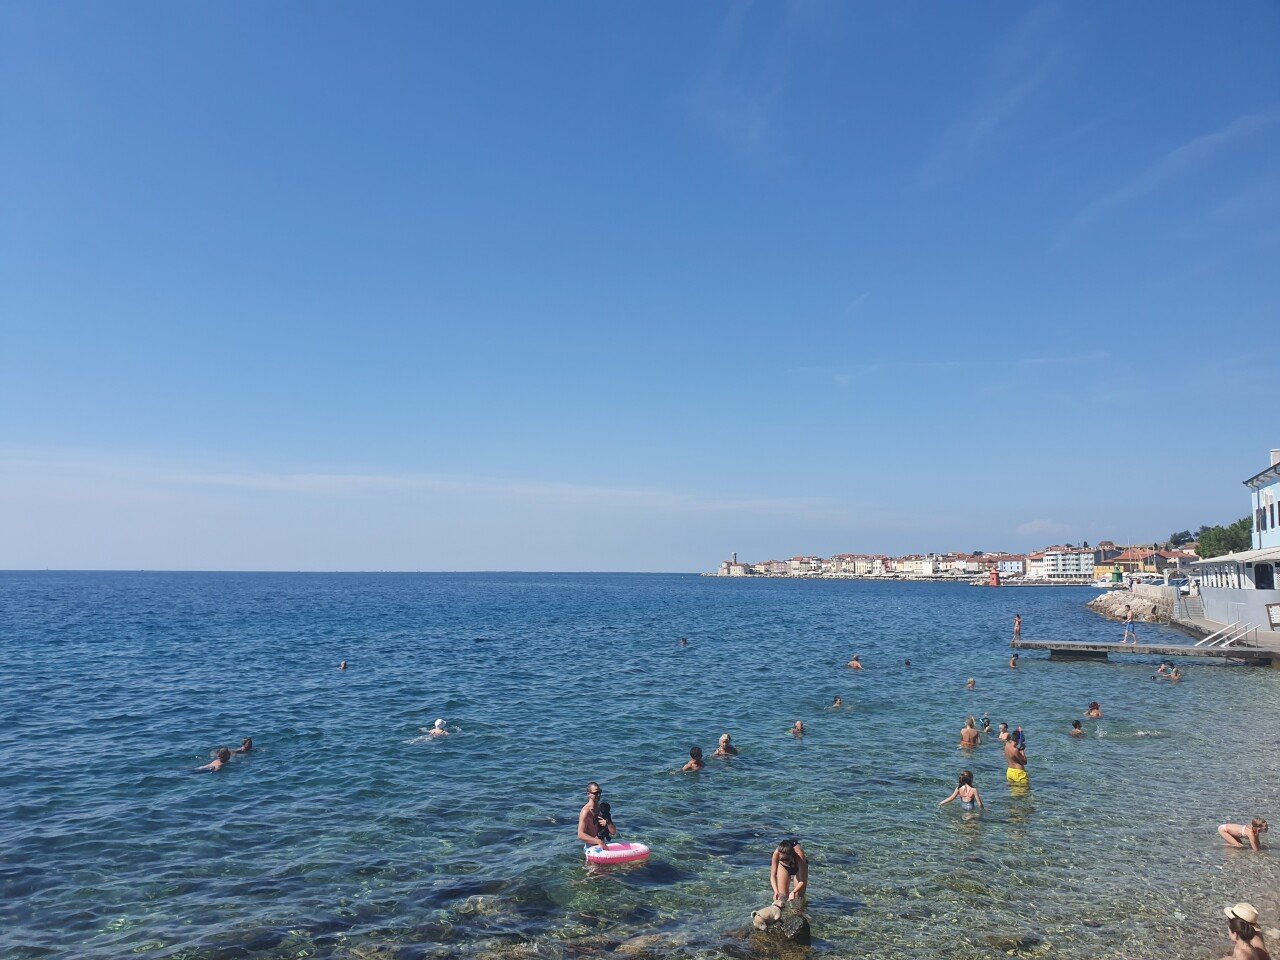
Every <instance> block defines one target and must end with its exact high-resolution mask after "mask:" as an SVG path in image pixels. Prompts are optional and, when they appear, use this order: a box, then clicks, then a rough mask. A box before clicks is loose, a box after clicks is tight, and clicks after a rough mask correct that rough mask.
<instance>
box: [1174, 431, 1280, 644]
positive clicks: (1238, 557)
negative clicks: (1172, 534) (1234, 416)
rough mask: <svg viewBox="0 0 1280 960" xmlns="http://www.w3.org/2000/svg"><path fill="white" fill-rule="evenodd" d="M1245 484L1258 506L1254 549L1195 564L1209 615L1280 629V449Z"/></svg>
mask: <svg viewBox="0 0 1280 960" xmlns="http://www.w3.org/2000/svg"><path fill="white" fill-rule="evenodd" d="M1244 485H1245V486H1246V487H1248V488H1249V490H1250V498H1251V500H1252V506H1253V528H1252V541H1253V549H1251V550H1242V551H1240V552H1238V553H1228V554H1225V555H1224V556H1221V557H1210V558H1209V559H1207V560H1199V561H1197V562H1196V563H1195V564H1194V566H1195V569H1196V572H1197V576H1198V578H1199V582H1200V596H1201V598H1202V600H1203V601H1204V615H1205V617H1206V618H1207V619H1209V620H1211V621H1213V622H1215V623H1218V624H1222V625H1224V626H1225V625H1228V624H1233V623H1239V624H1242V625H1250V626H1253V627H1256V628H1258V629H1259V630H1262V631H1280V590H1277V589H1276V587H1277V585H1278V584H1277V581H1280V576H1278V575H1277V574H1278V571H1277V569H1276V567H1277V566H1278V565H1280V516H1276V512H1277V511H1278V510H1280V506H1277V504H1276V500H1277V498H1278V497H1280V450H1272V451H1271V465H1270V466H1269V467H1267V468H1266V469H1265V470H1263V471H1261V472H1260V473H1257V474H1255V475H1254V476H1252V477H1250V478H1249V479H1248V480H1245V481H1244Z"/></svg>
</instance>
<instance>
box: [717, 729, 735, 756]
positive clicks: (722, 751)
mask: <svg viewBox="0 0 1280 960" xmlns="http://www.w3.org/2000/svg"><path fill="white" fill-rule="evenodd" d="M737 755H738V748H737V747H735V746H734V745H733V741H732V740H731V739H730V738H729V735H728V734H727V733H722V734H720V743H719V745H718V746H717V747H716V752H715V753H713V754H712V756H713V757H736V756H737Z"/></svg>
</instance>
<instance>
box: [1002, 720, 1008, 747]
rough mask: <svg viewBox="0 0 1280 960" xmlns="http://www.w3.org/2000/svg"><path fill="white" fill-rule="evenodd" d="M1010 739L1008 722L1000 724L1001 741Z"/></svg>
mask: <svg viewBox="0 0 1280 960" xmlns="http://www.w3.org/2000/svg"><path fill="white" fill-rule="evenodd" d="M1008 740H1009V725H1008V724H1007V723H1001V724H1000V741H1001V742H1002V743H1005V742H1007V741H1008Z"/></svg>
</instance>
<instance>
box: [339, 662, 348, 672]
mask: <svg viewBox="0 0 1280 960" xmlns="http://www.w3.org/2000/svg"><path fill="white" fill-rule="evenodd" d="M338 669H339V670H345V669H347V661H345V660H343V661H342V662H341V663H340V664H338Z"/></svg>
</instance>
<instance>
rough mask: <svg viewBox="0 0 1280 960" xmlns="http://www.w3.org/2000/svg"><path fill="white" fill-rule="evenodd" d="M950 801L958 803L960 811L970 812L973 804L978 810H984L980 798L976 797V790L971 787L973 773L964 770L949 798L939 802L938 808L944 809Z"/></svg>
mask: <svg viewBox="0 0 1280 960" xmlns="http://www.w3.org/2000/svg"><path fill="white" fill-rule="evenodd" d="M952 800H959V801H960V809H961V810H972V809H973V806H974V804H975V803H976V804H977V805H978V807H979V808H980V809H985V807H983V805H982V797H980V796H978V788H977V787H975V786H974V785H973V773H972V772H971V771H969V770H964V771H962V772H961V773H960V782H959V783H957V784H956V788H955V789H954V790H952V791H951V796H949V797H947V799H945V800H942V801H940V802H939V803H938V806H940V807H945V806H946V805H947V804H948V803H950V802H951V801H952Z"/></svg>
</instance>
